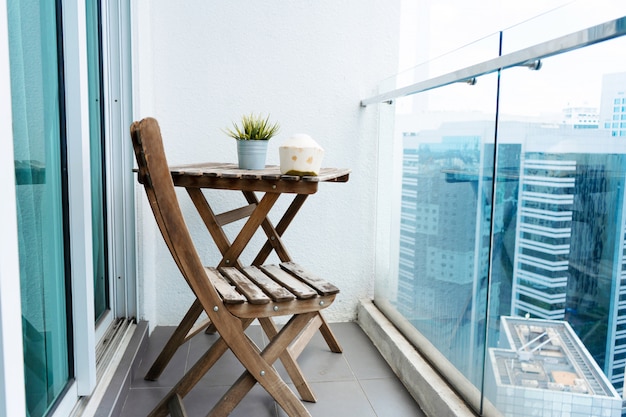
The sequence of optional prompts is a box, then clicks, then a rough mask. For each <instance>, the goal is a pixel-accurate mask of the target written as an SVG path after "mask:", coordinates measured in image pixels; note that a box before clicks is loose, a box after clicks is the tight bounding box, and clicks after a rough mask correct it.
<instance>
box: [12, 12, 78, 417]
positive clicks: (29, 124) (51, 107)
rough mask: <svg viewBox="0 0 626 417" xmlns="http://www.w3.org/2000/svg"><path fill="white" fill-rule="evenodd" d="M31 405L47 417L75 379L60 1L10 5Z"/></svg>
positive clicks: (31, 412) (26, 366) (33, 416)
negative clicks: (67, 250)
mask: <svg viewBox="0 0 626 417" xmlns="http://www.w3.org/2000/svg"><path fill="white" fill-rule="evenodd" d="M8 17H9V19H8V20H9V51H10V68H11V93H12V96H11V98H12V109H13V137H14V149H15V165H16V181H17V187H16V189H17V191H16V192H17V205H18V207H17V213H18V233H19V255H20V280H21V293H22V324H23V336H24V337H23V344H24V372H25V379H26V402H27V409H28V413H29V415H30V416H31V417H37V416H43V415H44V414H45V413H46V412H47V410H48V409H49V408H50V407H51V406H52V404H53V403H54V401H55V400H56V398H57V397H58V396H59V395H60V393H61V392H62V391H63V389H64V388H65V386H66V384H67V383H68V380H69V379H70V378H71V376H72V370H71V365H70V363H71V362H70V360H69V357H70V353H69V344H68V328H67V325H68V317H69V316H68V306H67V300H66V272H67V271H66V254H65V247H64V242H65V239H64V234H65V228H64V189H65V186H64V176H63V174H62V172H63V169H64V168H63V164H64V162H63V161H64V155H63V152H62V143H63V139H62V137H61V125H60V120H61V118H60V96H59V73H58V68H59V65H58V61H57V26H56V25H57V10H56V2H55V1H52V0H47V1H17V0H9V1H8Z"/></svg>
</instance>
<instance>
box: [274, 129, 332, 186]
mask: <svg viewBox="0 0 626 417" xmlns="http://www.w3.org/2000/svg"><path fill="white" fill-rule="evenodd" d="M278 152H279V155H280V172H281V173H282V174H287V175H300V176H303V175H319V173H320V167H321V166H322V158H323V157H324V149H322V147H321V146H320V145H318V143H317V142H315V140H313V138H312V137H311V136H309V135H306V134H304V133H299V134H296V135H293V136H291V137H290V138H289V139H287V140H286V141H285V142H284V143H283V144H282V145H280V147H279V148H278Z"/></svg>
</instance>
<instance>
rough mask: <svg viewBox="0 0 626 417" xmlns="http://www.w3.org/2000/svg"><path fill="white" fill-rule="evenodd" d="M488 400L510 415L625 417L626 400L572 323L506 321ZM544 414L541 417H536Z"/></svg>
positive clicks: (492, 353) (492, 362)
mask: <svg viewBox="0 0 626 417" xmlns="http://www.w3.org/2000/svg"><path fill="white" fill-rule="evenodd" d="M500 329H501V331H500V342H499V345H500V347H499V348H491V349H489V365H488V366H489V368H488V369H489V372H488V374H487V376H486V386H487V397H488V398H489V399H490V400H491V401H492V402H494V403H495V405H496V406H497V408H498V409H499V410H501V411H502V412H503V414H504V415H505V416H510V417H518V416H519V417H521V416H529V415H544V414H541V412H542V410H546V409H553V410H562V411H563V412H570V413H571V414H568V415H571V416H578V415H580V416H595V415H597V416H612V417H613V416H615V417H617V416H620V415H621V409H622V400H621V398H620V396H619V394H618V393H617V391H616V390H615V389H614V388H613V386H612V385H611V383H610V382H609V380H608V379H607V377H606V376H605V375H604V374H603V373H602V371H601V370H600V368H599V367H598V365H597V364H596V363H595V361H594V360H593V358H592V357H591V355H590V354H589V352H588V351H587V349H586V348H585V346H584V344H583V343H582V342H581V341H580V339H579V338H578V336H576V334H575V333H574V331H573V330H572V328H571V327H570V325H569V324H568V323H567V322H564V321H556V320H543V319H527V318H518V317H502V318H501V322H500ZM536 412H539V413H540V414H535V413H536Z"/></svg>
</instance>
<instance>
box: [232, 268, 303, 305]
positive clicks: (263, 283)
mask: <svg viewBox="0 0 626 417" xmlns="http://www.w3.org/2000/svg"><path fill="white" fill-rule="evenodd" d="M243 272H244V273H245V274H246V275H247V276H248V278H250V280H252V281H253V282H254V283H255V284H256V285H258V286H259V287H260V288H262V289H263V291H265V293H266V294H267V295H269V296H270V298H271V299H272V300H274V301H276V302H283V301H291V300H294V299H295V298H296V296H295V295H293V294H292V293H291V292H289V291H288V290H287V289H286V288H285V287H283V286H282V285H279V284H278V283H277V282H276V281H274V280H272V279H271V278H270V277H268V276H267V275H265V274H264V273H263V271H261V270H260V269H259V268H257V267H256V266H248V267H245V268H244V269H243Z"/></svg>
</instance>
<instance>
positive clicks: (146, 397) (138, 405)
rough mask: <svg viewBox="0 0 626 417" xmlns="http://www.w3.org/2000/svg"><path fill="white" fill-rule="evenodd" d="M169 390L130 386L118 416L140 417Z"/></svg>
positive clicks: (150, 409)
mask: <svg viewBox="0 0 626 417" xmlns="http://www.w3.org/2000/svg"><path fill="white" fill-rule="evenodd" d="M168 392H169V388H131V389H130V391H129V393H128V395H127V397H126V401H125V402H124V406H123V407H122V412H121V414H120V417H142V416H146V415H148V413H150V411H152V409H153V408H154V407H155V406H156V405H157V404H158V403H159V401H161V399H162V398H163V397H165V395H167V393H168Z"/></svg>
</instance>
